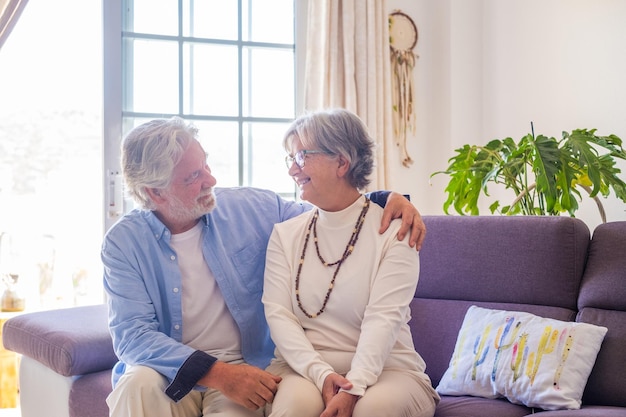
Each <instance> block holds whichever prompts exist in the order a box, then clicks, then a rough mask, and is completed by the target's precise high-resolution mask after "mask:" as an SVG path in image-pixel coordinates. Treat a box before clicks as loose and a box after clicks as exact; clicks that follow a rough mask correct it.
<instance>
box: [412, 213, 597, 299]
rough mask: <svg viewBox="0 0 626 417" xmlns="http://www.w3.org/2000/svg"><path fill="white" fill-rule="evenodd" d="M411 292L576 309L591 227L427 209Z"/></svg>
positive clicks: (549, 219) (558, 219) (554, 219)
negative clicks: (415, 282)
mask: <svg viewBox="0 0 626 417" xmlns="http://www.w3.org/2000/svg"><path fill="white" fill-rule="evenodd" d="M424 223H425V224H426V227H427V229H428V234H427V235H426V239H425V241H424V245H423V247H422V249H421V251H420V278H419V284H418V286H417V290H416V296H417V297H420V298H438V299H448V300H468V301H476V302H501V303H518V304H538V305H546V306H557V307H563V308H568V309H571V310H576V303H577V300H578V289H579V287H580V282H581V280H582V276H583V270H584V267H585V262H586V260H587V249H588V246H589V228H588V227H587V226H586V225H585V223H583V222H582V221H581V220H579V219H574V218H571V217H559V216H424Z"/></svg>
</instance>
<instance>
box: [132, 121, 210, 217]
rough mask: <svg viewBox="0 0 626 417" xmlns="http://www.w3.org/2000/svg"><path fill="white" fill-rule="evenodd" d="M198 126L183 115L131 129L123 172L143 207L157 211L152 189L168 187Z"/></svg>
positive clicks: (193, 138) (134, 195)
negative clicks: (150, 194) (182, 116)
mask: <svg viewBox="0 0 626 417" xmlns="http://www.w3.org/2000/svg"><path fill="white" fill-rule="evenodd" d="M197 137H198V129H197V128H196V127H195V126H194V125H192V124H191V123H186V122H185V121H184V120H183V119H181V118H180V117H172V118H170V119H156V120H152V121H149V122H147V123H144V124H142V125H140V126H137V127H135V128H134V129H133V130H131V131H130V132H129V133H128V135H127V136H126V138H125V139H124V141H123V142H122V173H123V174H124V180H125V182H126V187H127V192H128V193H129V194H130V196H132V197H133V198H134V199H135V201H136V202H137V203H139V204H140V205H141V206H142V207H143V208H145V209H148V210H153V209H154V208H155V207H154V203H153V202H152V199H151V198H150V196H149V195H148V193H147V189H150V188H167V187H169V185H170V183H171V181H172V175H173V172H174V167H175V166H176V164H178V162H179V161H180V160H181V158H182V155H183V153H184V152H185V150H186V149H187V147H188V146H189V144H190V143H191V142H192V141H194V140H197Z"/></svg>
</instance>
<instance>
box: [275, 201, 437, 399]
mask: <svg viewBox="0 0 626 417" xmlns="http://www.w3.org/2000/svg"><path fill="white" fill-rule="evenodd" d="M363 204H364V197H361V198H359V199H358V200H357V201H356V202H355V203H354V204H352V205H351V206H350V207H348V208H346V209H344V210H342V211H339V212H324V211H322V210H320V217H319V219H318V222H317V232H318V239H319V240H318V241H319V247H320V253H321V255H322V257H323V258H324V259H325V260H326V261H327V262H329V263H331V262H335V261H337V260H338V259H340V258H341V255H342V253H343V251H344V250H345V248H346V244H347V243H348V240H349V239H350V236H351V235H352V232H353V229H354V226H355V223H356V220H357V218H358V216H359V213H360V212H361V209H362V208H363ZM313 213H314V210H313V211H311V212H309V213H304V214H302V215H300V216H298V217H296V218H293V219H291V220H288V221H286V222H283V223H280V224H277V225H276V226H275V227H274V231H273V233H272V236H271V238H270V243H269V246H268V252H267V263H266V268H265V288H264V294H263V303H264V305H265V314H266V316H267V320H268V323H269V326H270V331H271V335H272V339H273V340H274V342H275V343H276V347H277V349H276V356H277V357H278V358H279V359H284V360H285V361H286V362H287V363H288V364H289V365H290V366H291V368H292V369H294V370H295V371H296V372H298V373H299V374H301V375H303V376H304V377H306V378H308V379H310V380H311V381H313V382H314V383H315V384H316V385H317V386H318V388H319V389H320V390H321V389H322V386H323V383H324V379H325V378H326V377H327V376H328V374H330V373H331V372H337V373H339V374H342V375H345V376H346V378H347V379H348V380H350V381H351V382H352V384H353V388H352V389H351V390H349V391H348V392H349V393H351V394H354V395H363V393H364V392H365V390H366V389H367V387H369V386H370V385H372V384H374V383H375V382H376V380H377V378H378V376H379V375H380V372H381V371H382V369H383V368H399V369H403V370H407V371H410V372H415V371H417V372H423V371H424V369H425V364H424V361H423V360H422V358H421V357H420V356H419V355H418V354H417V353H416V352H415V349H414V347H413V340H412V337H411V333H410V329H409V326H408V324H407V322H408V320H409V318H410V309H409V303H410V301H411V299H412V298H413V295H414V293H415V288H416V286H417V281H418V275H419V257H418V254H417V252H416V251H415V249H414V248H411V247H409V245H408V243H407V241H406V239H408V238H406V239H405V240H404V241H402V242H400V241H398V239H397V237H396V234H397V232H398V229H399V227H400V221H399V220H394V221H393V222H392V224H391V226H390V227H389V229H388V230H387V231H386V232H385V233H384V234H382V235H380V234H379V233H378V230H379V228H380V223H381V218H382V213H383V210H382V208H380V207H379V206H378V205H376V204H370V207H369V211H368V213H367V216H366V218H365V223H364V225H363V228H362V230H361V233H360V235H359V237H358V240H357V242H356V244H355V247H354V252H353V253H352V255H351V256H350V257H349V258H348V259H347V260H346V261H345V262H344V263H343V265H342V267H341V269H340V271H339V274H338V275H337V279H336V281H335V285H334V288H333V291H332V293H331V294H330V298H329V300H328V303H327V306H326V309H325V311H324V312H323V313H322V314H321V315H320V316H318V317H316V318H308V317H307V316H306V315H304V314H303V312H302V311H301V310H300V308H299V307H298V304H297V302H296V295H295V278H296V273H297V269H298V264H299V262H300V256H301V253H302V248H303V246H304V236H305V234H306V229H307V226H308V225H309V222H310V221H311V217H312V216H313ZM335 268H336V267H335V266H333V267H324V266H323V265H322V263H321V262H320V260H319V259H318V256H317V254H316V251H315V244H314V241H313V234H311V238H310V239H309V244H308V248H307V252H306V255H305V261H304V264H303V267H302V273H301V276H300V299H301V301H302V305H303V306H304V308H305V310H306V311H307V312H309V313H310V314H314V313H316V312H317V311H318V310H319V309H320V308H321V306H322V304H323V302H324V297H325V296H326V292H327V291H328V285H329V283H330V281H331V279H332V276H333V273H334V271H335Z"/></svg>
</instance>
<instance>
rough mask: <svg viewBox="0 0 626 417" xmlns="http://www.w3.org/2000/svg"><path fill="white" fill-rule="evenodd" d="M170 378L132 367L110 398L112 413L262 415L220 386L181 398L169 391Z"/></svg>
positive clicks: (126, 416)
mask: <svg viewBox="0 0 626 417" xmlns="http://www.w3.org/2000/svg"><path fill="white" fill-rule="evenodd" d="M166 387H167V380H166V379H165V377H163V375H161V374H159V373H158V372H156V371H155V370H153V369H152V368H148V367H146V366H132V367H129V368H128V369H127V370H126V372H125V373H124V375H123V376H122V377H121V378H120V380H119V381H118V383H117V385H116V386H115V389H114V390H113V392H111V394H110V395H109V397H108V398H107V404H108V406H109V416H111V417H144V416H145V417H155V416H159V417H209V416H210V417H262V416H263V415H264V414H263V411H264V410H263V409H259V410H256V411H252V410H248V409H247V408H245V407H243V406H241V405H239V404H236V403H234V402H232V401H231V400H229V399H228V398H226V397H225V396H224V395H222V394H221V393H220V392H219V391H216V390H207V391H204V392H201V391H196V390H192V391H191V392H190V393H189V394H187V395H186V396H185V397H184V398H183V399H182V400H180V401H179V402H177V403H176V402H174V401H172V400H171V399H170V398H169V397H168V396H167V395H165V388H166Z"/></svg>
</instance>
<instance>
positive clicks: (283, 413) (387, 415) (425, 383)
mask: <svg viewBox="0 0 626 417" xmlns="http://www.w3.org/2000/svg"><path fill="white" fill-rule="evenodd" d="M267 371H268V372H271V373H273V374H276V375H280V376H281V377H282V378H283V380H282V381H281V382H280V384H279V385H278V392H277V393H276V396H275V397H274V402H273V404H268V406H267V415H268V417H319V415H320V414H321V413H322V411H323V410H324V403H323V400H322V394H321V393H320V391H319V390H318V389H317V386H316V385H315V384H314V383H313V382H311V381H310V380H308V379H306V378H303V377H302V376H300V374H298V373H296V372H294V371H293V370H292V369H291V368H290V367H289V365H287V364H286V363H284V362H279V361H276V360H275V361H273V362H272V364H270V366H269V367H268V368H267ZM438 402H439V395H438V394H437V392H436V391H435V390H434V389H433V387H432V385H431V383H430V380H429V379H428V377H427V376H425V375H424V374H422V373H419V372H412V371H406V370H401V369H397V370H391V369H387V370H383V372H382V373H381V374H380V376H379V378H378V381H377V382H376V384H374V385H372V386H371V387H369V388H368V389H367V390H366V391H365V394H364V395H363V396H362V397H361V398H360V399H359V400H358V401H357V403H356V406H355V407H354V412H353V413H352V417H432V416H433V415H434V414H435V407H436V406H437V403H438Z"/></svg>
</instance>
